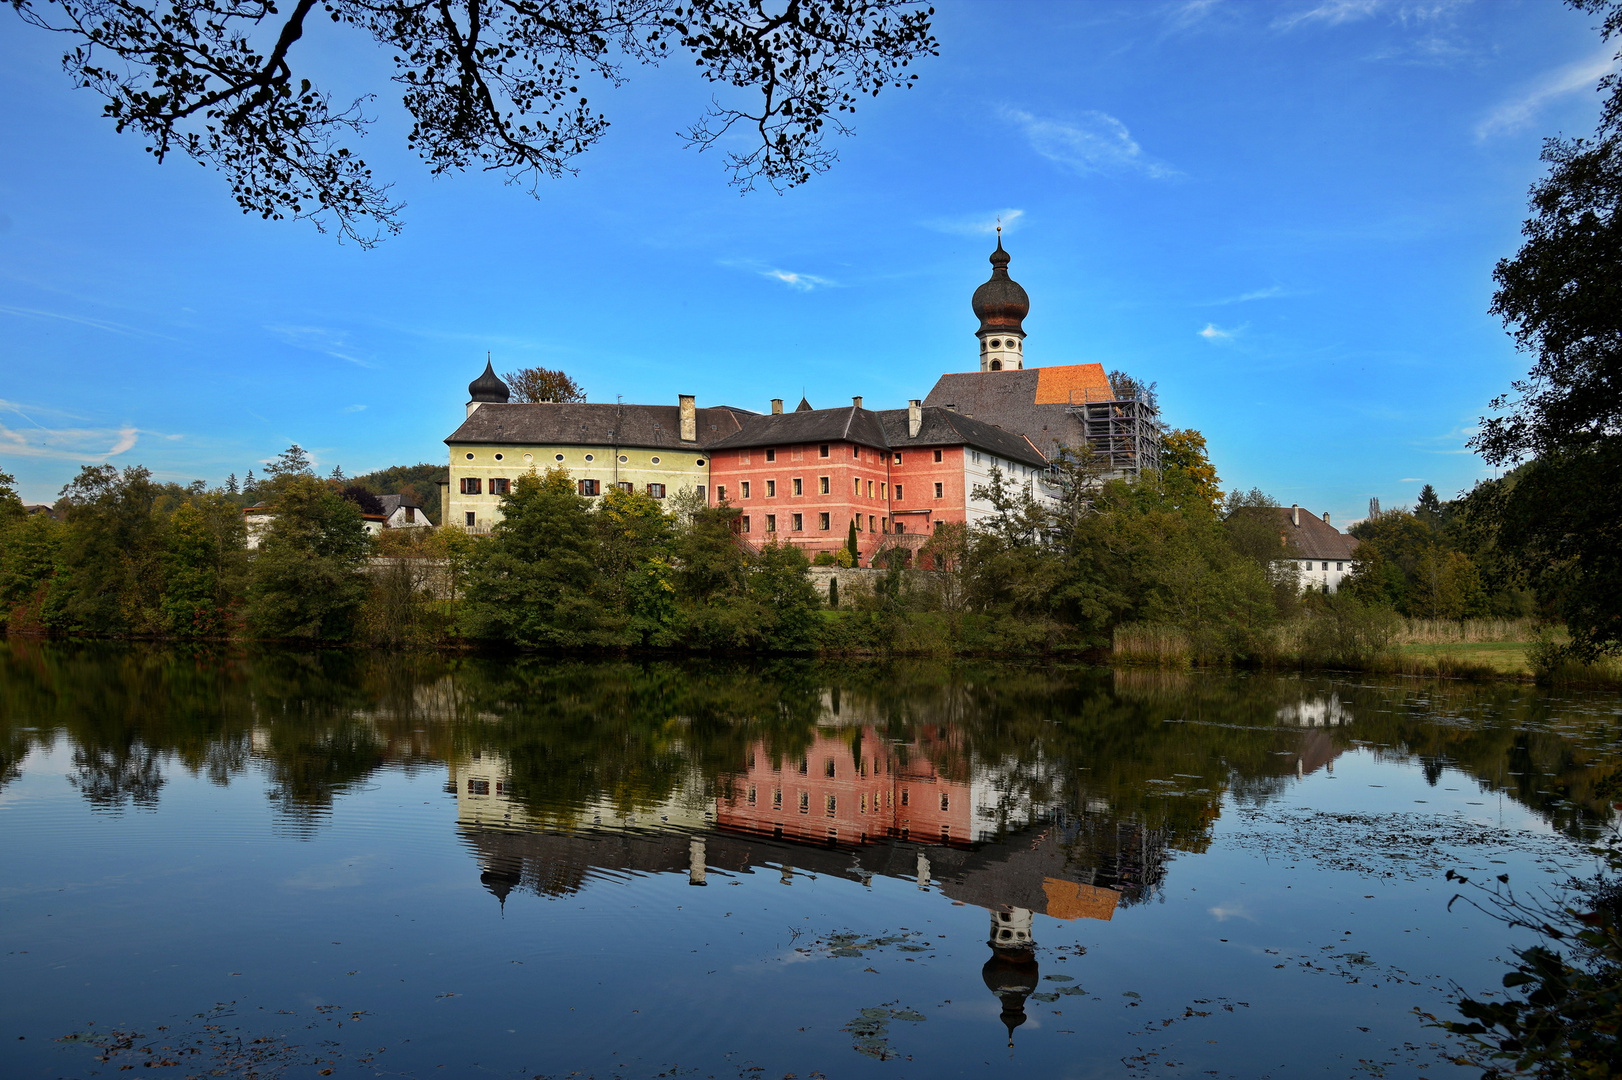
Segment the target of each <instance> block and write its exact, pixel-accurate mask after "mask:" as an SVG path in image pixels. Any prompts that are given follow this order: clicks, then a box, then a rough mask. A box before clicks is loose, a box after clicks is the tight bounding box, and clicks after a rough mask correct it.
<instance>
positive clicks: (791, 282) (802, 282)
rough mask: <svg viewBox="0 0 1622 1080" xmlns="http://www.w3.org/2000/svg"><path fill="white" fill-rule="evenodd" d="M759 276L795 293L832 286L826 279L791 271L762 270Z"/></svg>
mask: <svg viewBox="0 0 1622 1080" xmlns="http://www.w3.org/2000/svg"><path fill="white" fill-rule="evenodd" d="M760 276H761V277H767V278H771V279H772V280H773V281H781V282H782V283H783V284H784V285H787V286H788V287H789V288H791V289H794V290H796V291H797V292H810V291H811V290H812V289H816V288H826V287H827V286H829V285H832V284H834V283H833V282H832V281H829V280H828V279H827V278H820V277H817V276H816V275H815V274H797V273H794V272H793V271H791V270H762V271H760Z"/></svg>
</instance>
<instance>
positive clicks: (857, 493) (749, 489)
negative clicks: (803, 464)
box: [475, 476, 946, 502]
mask: <svg viewBox="0 0 1622 1080" xmlns="http://www.w3.org/2000/svg"><path fill="white" fill-rule="evenodd" d="M475 482H476V481H475ZM863 483H864V481H863V480H862V479H861V478H860V477H857V478H855V479H853V480H852V481H851V495H852V496H853V497H855V498H858V499H859V498H861V497H862V484H863ZM865 483H866V484H867V497H868V498H869V499H871V498H874V497H875V495H874V492H875V491H877V496H876V497H877V498H880V499H888V498H889V491H890V485H889V484H888V483H886V482H885V481H883V480H868V481H865ZM765 484H766V498H768V499H775V498H777V481H776V480H767V481H765ZM789 484H790V489H789V490H790V491H791V493H792V494H795V495H804V494H805V481H804V479H803V478H802V477H798V476H796V477H794V479H792V480H790V481H789ZM875 484H876V485H877V488H875V487H874V485H875ZM832 492H833V489H832V482H831V480H830V478H829V477H826V476H819V477H817V494H818V495H829V494H832ZM738 496H739V498H742V499H749V498H753V497H754V487H753V482H752V481H749V480H743V481H740V482H739V484H738ZM715 497H716V498H717V499H719V500H721V501H722V502H725V501H726V497H727V486H726V485H725V484H717V485H716V488H715ZM945 497H946V485H945V484H942V483H937V484H936V485H935V498H937V499H943V498H945ZM905 500H906V485H905V484H897V485H895V501H896V502H903V501H905Z"/></svg>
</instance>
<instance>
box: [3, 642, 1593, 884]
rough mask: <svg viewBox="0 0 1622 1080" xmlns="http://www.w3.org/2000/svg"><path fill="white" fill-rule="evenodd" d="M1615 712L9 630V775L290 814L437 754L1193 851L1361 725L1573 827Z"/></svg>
mask: <svg viewBox="0 0 1622 1080" xmlns="http://www.w3.org/2000/svg"><path fill="white" fill-rule="evenodd" d="M1617 732H1618V723H1617V716H1616V707H1615V703H1614V698H1611V697H1607V696H1598V695H1594V696H1590V697H1582V696H1572V695H1567V696H1564V697H1560V698H1556V697H1552V696H1550V695H1548V694H1545V693H1543V692H1541V691H1538V690H1536V689H1534V688H1531V687H1526V686H1517V685H1505V684H1497V685H1492V684H1483V685H1473V684H1468V683H1453V684H1444V683H1422V682H1418V681H1391V682H1388V683H1371V682H1363V683H1355V684H1354V683H1343V682H1334V681H1330V680H1313V679H1300V678H1270V677H1260V676H1252V677H1245V678H1227V677H1219V676H1211V677H1202V676H1192V675H1177V674H1168V673H1161V672H1145V671H1123V672H1116V673H1114V674H1113V675H1112V674H1111V673H1108V672H1099V671H1094V670H1060V669H1054V668H1037V667H988V666H976V665H954V666H948V665H938V664H922V663H920V664H896V665H872V666H860V665H848V664H842V665H826V666H822V665H817V664H813V663H809V662H806V663H792V664H781V665H768V666H749V665H727V664H720V663H697V662H695V663H690V664H664V663H653V664H631V663H616V662H605V663H602V664H581V663H557V662H550V661H540V660H518V661H504V660H482V659H475V660H469V659H455V660H445V659H438V658H422V657H390V656H384V655H370V654H347V653H336V652H333V653H321V654H308V655H301V654H289V653H269V654H264V655H255V656H249V655H245V654H238V653H231V654H225V655H211V654H180V653H176V652H172V651H164V650H155V649H139V648H128V647H115V646H101V647H90V646H62V645H53V644H48V643H39V642H29V641H19V640H12V641H8V642H6V643H5V646H4V648H3V650H0V788H3V787H4V785H6V784H8V783H11V782H13V781H14V780H15V778H16V777H17V776H18V775H19V770H20V763H21V761H22V760H23V758H25V757H26V756H27V754H28V753H29V752H30V750H31V748H33V747H35V746H44V745H50V744H52V743H53V742H54V741H55V740H57V739H59V738H64V739H66V740H68V741H69V743H70V744H71V747H72V758H73V774H72V777H71V780H72V782H73V784H74V786H75V787H76V788H77V789H78V790H79V791H80V792H81V793H82V794H83V796H84V797H85V799H86V800H88V801H89V802H90V804H91V805H93V806H95V807H96V808H98V809H100V810H105V811H109V812H113V811H118V810H122V809H141V808H150V807H152V806H155V805H157V803H158V801H159V800H160V799H161V797H162V793H163V790H164V784H165V778H166V775H167V774H168V773H169V772H171V771H173V770H174V769H177V768H178V769H183V770H185V771H187V772H189V773H191V774H192V775H196V776H201V777H206V778H207V779H208V780H210V781H212V782H213V783H216V784H221V785H224V784H229V783H232V782H234V781H235V780H236V779H237V778H240V777H242V776H244V775H246V774H247V773H249V772H250V771H252V770H256V769H257V770H262V771H263V773H264V775H265V776H266V777H267V778H268V780H269V790H268V797H269V798H270V800H271V801H272V803H273V804H274V805H275V806H276V807H277V809H278V811H279V812H280V815H281V817H282V818H283V821H284V824H286V825H287V826H288V827H290V828H293V829H295V830H298V829H306V830H307V829H316V828H319V827H320V825H321V823H322V822H323V821H324V820H325V819H326V817H327V815H328V814H329V813H330V811H331V807H332V805H333V803H334V801H335V800H337V799H339V798H341V797H342V796H343V795H344V793H345V792H347V791H349V790H352V789H354V788H355V787H356V786H357V785H360V784H363V783H365V782H366V781H367V779H368V778H369V777H371V776H372V775H374V774H375V773H376V772H378V771H379V770H382V769H402V770H406V771H408V772H409V771H414V770H417V769H423V768H431V769H446V770H447V775H448V781H447V790H448V791H455V792H457V794H458V821H459V823H460V824H461V825H463V826H467V827H482V826H489V825H504V826H509V827H512V828H516V829H550V828H557V829H564V830H573V829H578V828H580V827H582V826H584V825H586V824H588V823H589V824H594V825H605V826H616V827H618V826H647V825H651V824H654V823H659V824H672V823H676V824H682V825H685V826H688V827H693V828H706V829H714V830H718V831H721V832H726V833H738V834H749V835H754V836H765V837H771V838H777V839H782V840H785V841H792V842H795V843H798V844H815V845H826V844H828V843H832V844H834V845H835V846H837V847H840V848H846V847H857V848H860V847H863V846H864V845H875V844H879V845H886V844H890V843H891V842H892V841H895V840H898V839H899V840H902V841H910V842H914V843H926V844H928V845H930V846H934V847H941V848H945V849H951V850H967V849H968V848H971V847H973V846H975V845H979V844H984V843H988V842H992V841H996V840H997V839H998V838H1001V837H1006V836H1009V835H1012V834H1014V833H1017V832H1020V831H1021V830H1025V829H1029V828H1031V827H1033V826H1035V825H1037V824H1038V823H1040V822H1044V821H1047V820H1049V819H1050V818H1052V817H1053V815H1055V814H1056V813H1060V812H1063V813H1066V814H1069V815H1070V819H1071V820H1075V821H1083V820H1087V819H1089V817H1090V816H1096V815H1100V814H1103V815H1108V816H1111V817H1112V818H1113V819H1114V820H1117V821H1123V822H1132V823H1134V824H1136V825H1138V826H1141V827H1144V828H1146V829H1148V830H1150V831H1151V832H1153V833H1154V834H1156V835H1157V836H1159V837H1160V838H1161V839H1160V841H1159V843H1160V845H1161V846H1162V847H1169V848H1170V849H1173V850H1185V851H1199V850H1201V849H1202V847H1203V846H1204V845H1205V844H1206V843H1207V842H1208V840H1209V828H1210V824H1211V822H1212V821H1213V820H1214V819H1215V816H1216V815H1217V813H1218V812H1219V808H1220V803H1221V799H1222V796H1223V795H1224V793H1233V794H1237V795H1239V796H1240V797H1241V798H1243V799H1245V800H1249V801H1255V802H1265V801H1266V800H1268V799H1270V798H1272V797H1274V796H1276V794H1277V793H1278V792H1280V791H1282V790H1284V789H1285V788H1286V787H1287V786H1288V785H1289V784H1290V783H1291V782H1292V781H1293V780H1295V779H1296V778H1298V777H1302V776H1305V775H1307V774H1310V773H1312V772H1314V771H1315V770H1318V769H1324V768H1327V769H1332V768H1333V761H1334V759H1335V757H1336V756H1337V755H1339V754H1341V753H1344V752H1345V751H1346V750H1348V749H1349V748H1352V747H1355V746H1371V747H1374V748H1376V750H1377V751H1378V752H1379V753H1380V754H1381V755H1384V756H1387V757H1392V756H1395V757H1399V758H1402V759H1404V760H1414V761H1416V762H1418V763H1419V764H1420V765H1421V766H1422V768H1423V769H1424V771H1425V775H1426V777H1427V779H1428V780H1430V781H1431V782H1432V783H1433V784H1434V783H1435V782H1437V781H1438V780H1439V779H1440V777H1441V775H1442V773H1443V771H1445V770H1449V769H1452V770H1458V771H1461V772H1463V773H1466V774H1468V775H1469V776H1470V777H1471V778H1473V779H1474V780H1475V782H1476V783H1478V784H1479V785H1481V787H1482V788H1483V789H1484V790H1490V791H1496V792H1502V793H1504V794H1506V795H1508V796H1509V797H1510V798H1513V799H1516V800H1517V801H1519V802H1521V803H1523V804H1524V805H1526V806H1527V807H1529V808H1531V809H1532V810H1534V811H1536V812H1537V813H1539V814H1540V815H1541V816H1543V817H1544V818H1545V819H1546V820H1548V821H1549V822H1550V823H1551V824H1552V825H1554V826H1555V827H1557V828H1559V829H1561V830H1563V831H1565V832H1567V833H1570V834H1572V835H1575V836H1583V835H1590V834H1592V832H1593V830H1594V829H1595V828H1597V827H1598V826H1599V825H1601V824H1602V823H1603V822H1604V821H1605V820H1606V819H1608V816H1609V813H1610V807H1609V806H1608V800H1607V795H1608V793H1609V791H1610V788H1611V787H1612V786H1614V785H1616V783H1617V780H1618V778H1617V762H1616V760H1615V749H1616V741H1617ZM469 783H471V784H473V785H475V787H476V788H477V791H478V793H477V794H475V793H473V792H471V791H469V789H468V784H469ZM480 785H488V792H486V791H485V790H484V788H483V787H482V786H480ZM1150 887H1152V886H1150Z"/></svg>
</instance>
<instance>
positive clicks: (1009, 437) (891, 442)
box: [879, 406, 1047, 468]
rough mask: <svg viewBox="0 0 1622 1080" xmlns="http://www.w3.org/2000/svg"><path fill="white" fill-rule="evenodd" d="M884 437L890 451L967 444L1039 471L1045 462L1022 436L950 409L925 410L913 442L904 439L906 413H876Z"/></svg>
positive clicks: (910, 438) (903, 411)
mask: <svg viewBox="0 0 1622 1080" xmlns="http://www.w3.org/2000/svg"><path fill="white" fill-rule="evenodd" d="M879 417H880V418H881V419H882V420H883V422H884V435H885V438H886V440H887V445H888V446H889V447H890V449H892V450H899V449H901V448H902V447H906V446H959V445H963V444H965V443H966V444H968V445H969V446H972V447H974V448H975V449H977V450H986V451H989V452H990V453H992V454H995V455H997V456H998V457H1003V458H1007V459H1008V460H1010V461H1018V462H1021V463H1022V464H1025V465H1030V466H1033V467H1035V468H1041V467H1043V466H1044V465H1046V464H1047V459H1046V458H1045V457H1043V456H1042V455H1041V454H1040V453H1038V452H1037V449H1036V447H1034V446H1032V445H1031V444H1030V442H1029V441H1028V440H1027V439H1026V438H1025V437H1024V436H1023V435H1018V434H1015V433H1014V432H1012V431H1004V430H1003V429H1002V428H1000V427H995V426H993V425H991V424H988V423H986V422H985V421H983V420H975V419H972V418H970V417H967V416H964V415H963V414H961V413H955V412H953V411H952V410H950V409H935V408H929V407H927V406H926V407H925V408H924V410H923V423H922V424H920V425H919V427H918V435H917V437H916V438H913V437H909V436H908V435H907V410H906V409H885V410H884V411H882V412H880V413H879Z"/></svg>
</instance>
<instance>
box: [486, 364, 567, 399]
mask: <svg viewBox="0 0 1622 1080" xmlns="http://www.w3.org/2000/svg"><path fill="white" fill-rule="evenodd" d="M501 381H502V382H504V383H506V384H507V388H508V389H510V390H511V391H512V399H513V400H514V401H555V402H558V403H559V404H564V405H566V404H568V403H570V402H573V401H585V400H586V391H585V390H584V388H582V387H581V385H580V384H579V383H577V382H575V381H574V380H573V379H571V378H570V377H569V376H568V374H567V373H566V372H563V371H556V370H553V369H552V368H543V367H530V368H519V369H518V370H517V371H509V372H507V373H506V374H505V375H503V376H502V377H501Z"/></svg>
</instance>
